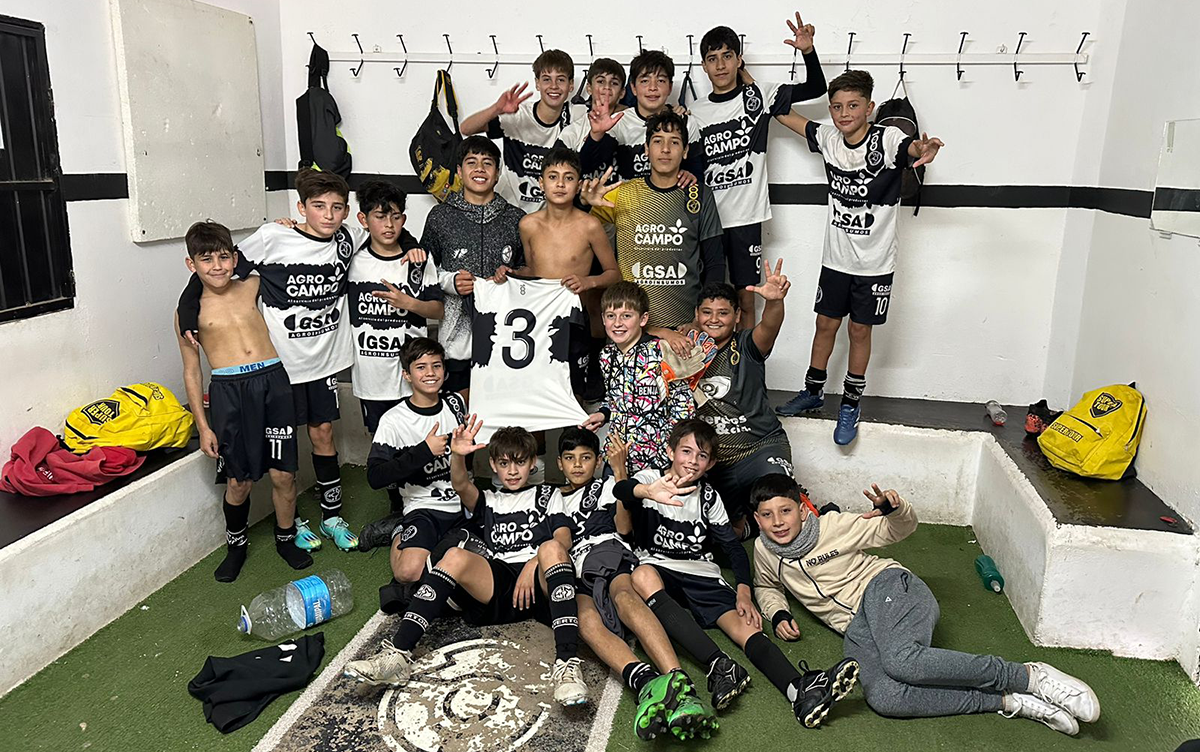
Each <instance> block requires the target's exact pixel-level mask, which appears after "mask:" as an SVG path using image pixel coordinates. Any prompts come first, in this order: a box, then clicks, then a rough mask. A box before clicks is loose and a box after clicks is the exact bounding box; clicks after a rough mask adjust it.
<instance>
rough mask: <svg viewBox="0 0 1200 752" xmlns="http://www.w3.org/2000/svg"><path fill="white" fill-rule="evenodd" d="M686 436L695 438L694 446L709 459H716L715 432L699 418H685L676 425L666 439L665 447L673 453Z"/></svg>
mask: <svg viewBox="0 0 1200 752" xmlns="http://www.w3.org/2000/svg"><path fill="white" fill-rule="evenodd" d="M688 436H691V437H693V438H695V440H696V446H698V447H700V448H701V449H703V450H704V451H706V452H708V456H709V459H711V460H716V459H717V432H716V431H715V430H714V429H713V427H712V426H710V425H709V424H707V423H705V422H704V421H702V420H700V419H699V418H687V419H686V420H681V421H679V422H678V423H676V424H675V427H674V428H672V429H671V435H670V436H668V437H667V446H669V447H671V451H674V450H676V449H678V448H679V444H680V443H681V442H682V441H683V440H684V439H686V438H687V437H688Z"/></svg>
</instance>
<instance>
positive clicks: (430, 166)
mask: <svg viewBox="0 0 1200 752" xmlns="http://www.w3.org/2000/svg"><path fill="white" fill-rule="evenodd" d="M443 93H444V94H445V96H446V114H448V115H449V116H450V122H451V123H453V125H454V128H453V129H451V127H450V125H448V124H447V123H446V119H445V118H444V117H442V112H441V110H440V109H439V108H438V99H439V98H440V97H441V96H442V94H443ZM462 140H463V137H462V131H461V130H460V129H459V127H458V98H457V97H456V96H455V95H454V82H453V81H451V80H450V73H449V71H444V70H440V71H438V72H437V83H435V84H434V85H433V103H432V104H431V105H430V106H429V114H428V115H427V116H426V117H425V121H424V122H423V123H421V127H420V128H417V134H416V135H415V136H413V140H412V143H411V144H409V146H408V156H409V158H410V159H411V160H412V166H413V169H414V170H416V172H417V179H418V180H420V181H421V185H423V186H425V190H427V191H429V192H430V193H431V194H432V195H433V197H434V198H436V199H437V200H438V201H445V200H446V197H447V196H448V195H450V193H451V192H453V191H461V190H462V179H461V178H460V177H459V176H458V164H457V163H456V162H455V157H457V156H458V145H459V144H461V143H462Z"/></svg>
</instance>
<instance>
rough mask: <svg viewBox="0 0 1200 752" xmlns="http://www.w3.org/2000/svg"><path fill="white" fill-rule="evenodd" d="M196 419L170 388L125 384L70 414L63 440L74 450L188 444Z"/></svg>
mask: <svg viewBox="0 0 1200 752" xmlns="http://www.w3.org/2000/svg"><path fill="white" fill-rule="evenodd" d="M194 423H195V421H194V420H193V419H192V414H191V413H190V412H188V411H187V409H186V408H185V407H184V406H183V405H181V404H179V400H177V399H175V395H174V394H171V390H169V389H167V388H166V387H165V386H163V385H161V384H155V383H153V382H149V383H145V384H130V385H129V386H123V387H121V388H120V389H118V390H117V391H115V392H113V393H112V396H111V397H108V398H106V399H101V400H96V401H95V402H89V403H88V404H86V405H84V406H83V407H80V408H76V409H75V410H72V411H71V414H70V415H68V416H67V420H66V427H65V430H64V431H63V441H64V443H66V445H67V448H68V449H70V450H71V451H72V452H86V451H87V450H89V449H91V448H92V447H101V446H117V447H127V448H129V449H134V450H137V451H139V452H145V451H149V450H151V449H158V448H159V447H182V446H186V445H187V443H188V440H190V439H191V437H192V427H193V425H194Z"/></svg>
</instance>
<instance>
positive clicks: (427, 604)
mask: <svg viewBox="0 0 1200 752" xmlns="http://www.w3.org/2000/svg"><path fill="white" fill-rule="evenodd" d="M457 587H458V581H457V580H455V579H454V578H453V577H451V576H450V575H449V574H447V573H446V572H444V571H442V570H441V569H439V568H438V567H434V568H433V569H431V570H429V571H428V572H426V573H425V575H424V576H423V577H422V578H421V583H420V584H419V585H417V589H416V590H415V591H414V592H413V597H412V601H410V602H409V604H408V611H405V612H404V618H403V619H401V620H400V626H399V627H398V628H397V629H396V636H395V637H393V638H392V644H393V645H395V646H396V647H398V648H400V649H401V650H412V649H413V648H415V647H416V646H417V643H418V642H420V641H421V638H422V637H424V636H425V632H426V630H428V629H429V625H430V624H431V623H433V620H434V619H436V618H438V617H439V616H441V614H442V609H443V608H444V607H445V603H446V600H447V599H448V598H449V597H450V596H451V594H453V593H454V590H455V588H457Z"/></svg>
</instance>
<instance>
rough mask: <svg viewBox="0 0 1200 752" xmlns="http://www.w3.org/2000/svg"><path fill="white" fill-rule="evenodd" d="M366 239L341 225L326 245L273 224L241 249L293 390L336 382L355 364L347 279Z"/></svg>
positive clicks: (323, 242) (256, 233)
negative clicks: (249, 264)
mask: <svg viewBox="0 0 1200 752" xmlns="http://www.w3.org/2000/svg"><path fill="white" fill-rule="evenodd" d="M365 236H366V231H365V230H362V229H361V228H352V227H349V226H346V225H343V226H342V228H341V229H340V230H338V231H337V232H336V233H335V234H334V236H333V237H332V238H326V239H322V238H318V237H316V236H313V235H309V234H307V233H304V232H301V231H300V230H298V229H289V228H287V227H284V226H283V225H277V224H275V223H274V222H272V223H271V224H266V225H263V226H262V227H260V228H259V229H258V232H255V233H254V234H253V235H251V236H250V237H248V238H246V239H245V240H243V241H242V242H240V243H238V246H237V247H238V252H239V253H241V254H242V255H243V256H244V257H245V258H246V259H247V260H248V261H251V262H252V263H254V265H255V270H256V271H257V272H258V274H259V276H260V277H261V278H262V283H261V285H260V286H259V290H260V293H259V308H260V310H261V311H262V315H263V319H265V320H266V322H267V331H268V332H270V334H271V342H272V343H273V344H274V345H275V350H276V352H278V353H279V359H280V360H281V361H283V367H284V368H285V369H286V370H287V373H288V378H289V379H291V382H292V383H293V384H303V383H306V382H309V381H315V380H317V379H323V378H327V377H329V376H333V375H334V374H336V373H337V372H338V371H341V370H342V369H344V368H349V367H350V365H351V364H352V363H353V361H354V353H353V351H352V349H351V346H350V322H349V321H348V319H349V315H348V307H347V305H346V275H347V271H348V269H349V266H350V257H351V256H352V255H354V249H355V248H357V247H358V246H359V245H361V244H362V241H363V239H364V238H365Z"/></svg>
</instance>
